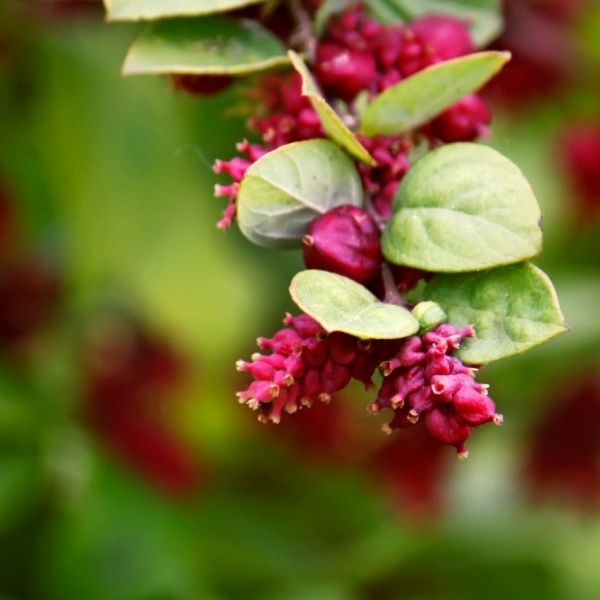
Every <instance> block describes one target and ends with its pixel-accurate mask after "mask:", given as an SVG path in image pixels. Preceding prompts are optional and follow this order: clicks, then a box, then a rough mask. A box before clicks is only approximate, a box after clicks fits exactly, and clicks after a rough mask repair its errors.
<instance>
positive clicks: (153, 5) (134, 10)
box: [104, 0, 266, 21]
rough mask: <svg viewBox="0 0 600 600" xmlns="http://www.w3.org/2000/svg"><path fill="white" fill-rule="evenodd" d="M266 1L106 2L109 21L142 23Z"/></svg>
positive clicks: (134, 0) (109, 0)
mask: <svg viewBox="0 0 600 600" xmlns="http://www.w3.org/2000/svg"><path fill="white" fill-rule="evenodd" d="M265 1H266V0H104V6H105V7H106V14H107V18H108V20H109V21H142V20H154V19H164V18H165V17H190V16H196V15H208V14H211V13H217V12H226V11H228V10H234V9H236V8H242V7H243V6H248V5H249V4H258V3H259V2H265Z"/></svg>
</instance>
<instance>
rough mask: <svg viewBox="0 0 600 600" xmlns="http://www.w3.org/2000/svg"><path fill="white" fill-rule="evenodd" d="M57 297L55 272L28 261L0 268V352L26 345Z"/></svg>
mask: <svg viewBox="0 0 600 600" xmlns="http://www.w3.org/2000/svg"><path fill="white" fill-rule="evenodd" d="M58 297H59V282H58V276H57V273H56V270H55V269H54V268H52V267H51V266H50V265H49V264H48V263H47V262H46V261H45V260H43V259H39V258H29V259H25V260H17V261H9V262H8V263H5V264H1V265H0V348H1V349H3V350H8V351H12V350H15V349H16V347H17V346H19V345H21V344H23V343H26V342H27V341H28V340H29V339H30V338H31V337H32V336H33V335H35V333H36V332H37V331H38V330H40V329H41V328H42V327H43V326H44V325H45V324H46V323H47V322H48V321H49V320H50V318H51V316H52V314H53V313H54V311H55V309H56V305H57V301H58Z"/></svg>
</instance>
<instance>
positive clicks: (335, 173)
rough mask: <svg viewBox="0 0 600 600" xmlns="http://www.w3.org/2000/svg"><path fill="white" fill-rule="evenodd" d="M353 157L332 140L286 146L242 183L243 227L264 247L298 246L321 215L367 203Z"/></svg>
mask: <svg viewBox="0 0 600 600" xmlns="http://www.w3.org/2000/svg"><path fill="white" fill-rule="evenodd" d="M362 194H363V192H362V185H361V182H360V178H359V176H358V173H357V171H356V167H355V166H354V163H353V162H352V160H351V159H350V157H349V156H348V155H347V154H346V153H345V152H343V151H342V150H341V149H340V148H338V147H337V146H336V145H335V144H333V143H332V142H330V141H328V140H321V139H319V140H308V141H305V142H295V143H293V144H287V145H285V146H281V147H280V148H277V149H276V150H273V151H272V152H269V153H268V154H266V155H265V156H263V157H262V158H260V159H259V160H258V161H256V162H255V163H254V164H253V165H252V166H251V167H250V168H249V169H248V171H247V173H246V176H245V177H244V179H243V180H242V183H241V186H240V190H239V194H238V207H237V208H238V215H237V216H238V223H239V226H240V229H241V231H242V233H243V234H244V235H245V236H246V237H247V238H248V239H249V240H251V241H252V242H254V243H255V244H258V245H260V246H267V247H286V246H292V245H296V244H297V243H298V242H299V241H300V240H301V238H302V236H303V235H304V234H305V233H306V227H307V226H308V224H309V223H310V221H312V220H313V219H314V218H315V217H316V216H318V215H320V214H323V213H325V212H327V211H328V210H331V209H332V208H334V207H335V206H339V205H341V204H353V205H355V206H361V205H362V200H363V197H362Z"/></svg>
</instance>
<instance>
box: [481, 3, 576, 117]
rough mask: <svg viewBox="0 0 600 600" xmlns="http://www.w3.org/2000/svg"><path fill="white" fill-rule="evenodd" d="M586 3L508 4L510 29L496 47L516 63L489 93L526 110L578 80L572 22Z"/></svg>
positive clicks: (496, 78)
mask: <svg viewBox="0 0 600 600" xmlns="http://www.w3.org/2000/svg"><path fill="white" fill-rule="evenodd" d="M586 3H587V1H586V0H546V1H543V0H542V1H541V2H540V1H539V0H505V28H504V32H503V34H502V36H501V37H500V38H499V39H498V40H497V41H496V43H495V47H497V48H498V49H501V50H508V51H510V52H511V53H512V60H511V61H510V62H509V63H508V65H506V66H505V67H504V69H502V71H501V72H500V73H499V74H498V75H497V76H496V77H495V78H494V79H493V80H492V82H491V83H490V84H489V85H488V86H487V88H486V93H487V94H488V95H489V96H490V97H491V98H492V99H494V100H496V101H499V102H502V103H503V104H505V105H506V106H507V107H510V108H513V109H515V110H520V109H522V108H523V106H524V105H526V104H527V103H528V102H530V101H533V100H539V99H543V98H545V97H547V96H548V95H552V94H556V93H557V92H560V91H561V90H562V89H563V88H564V87H565V86H567V85H568V84H569V83H570V82H571V81H572V80H573V78H574V76H576V72H577V65H578V60H579V57H578V53H577V50H576V47H575V44H574V41H573V38H572V36H571V34H570V31H569V27H570V18H571V17H572V16H573V15H574V14H575V13H576V12H577V11H578V10H580V9H582V8H583V7H584V6H585V4H586Z"/></svg>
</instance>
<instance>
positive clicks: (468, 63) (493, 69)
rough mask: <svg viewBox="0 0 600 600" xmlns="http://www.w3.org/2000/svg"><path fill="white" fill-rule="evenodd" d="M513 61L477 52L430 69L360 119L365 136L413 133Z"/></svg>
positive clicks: (369, 107) (398, 87)
mask: <svg viewBox="0 0 600 600" xmlns="http://www.w3.org/2000/svg"><path fill="white" fill-rule="evenodd" d="M509 59H510V54H509V53H508V52H478V53H476V54H469V55H468V56H461V57H460V58H455V59H453V60H447V61H444V62H441V63H438V64H437V65H433V66H431V67H427V68H426V69H423V70H422V71H419V72H418V73H416V74H415V75H412V76H411V77H408V78H407V79H404V80H403V81H401V82H400V83H397V84H396V85H394V86H392V87H390V88H388V89H387V90H385V91H384V92H382V93H381V94H379V96H377V97H376V98H375V99H374V100H373V101H372V102H371V103H370V104H368V105H367V107H366V108H365V109H364V110H363V111H362V113H361V115H360V120H361V130H362V132H363V133H365V134H366V135H371V136H372V135H395V134H398V133H404V132H406V131H410V130H412V129H415V128H417V127H420V126H421V125H424V124H425V123H427V121H430V120H431V119H432V118H433V117H435V116H437V115H439V114H440V113H441V112H443V111H444V110H446V109H447V108H449V107H450V106H452V105H453V104H454V103H455V102H458V100H460V99H461V98H463V97H464V96H466V95H467V94H470V93H471V92H474V91H476V90H478V89H479V88H480V87H481V86H483V85H484V84H485V83H486V82H487V81H489V80H490V79H491V78H492V77H493V76H494V75H495V74H496V73H497V72H498V71H499V70H500V69H501V68H502V67H503V66H504V65H505V64H506V63H507V62H508V60H509Z"/></svg>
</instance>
